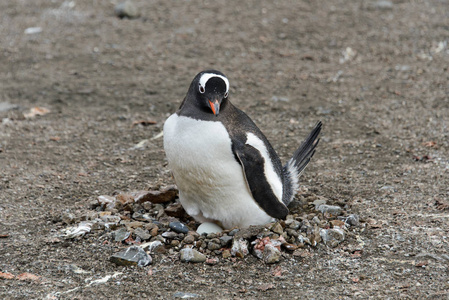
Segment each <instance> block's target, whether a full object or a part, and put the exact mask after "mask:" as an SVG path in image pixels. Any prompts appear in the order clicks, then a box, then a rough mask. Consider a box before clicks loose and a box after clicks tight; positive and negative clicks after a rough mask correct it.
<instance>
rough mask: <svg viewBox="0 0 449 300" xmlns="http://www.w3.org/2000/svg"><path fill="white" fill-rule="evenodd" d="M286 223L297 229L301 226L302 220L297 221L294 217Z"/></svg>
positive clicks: (289, 226)
mask: <svg viewBox="0 0 449 300" xmlns="http://www.w3.org/2000/svg"><path fill="white" fill-rule="evenodd" d="M285 225H286V226H287V227H288V228H291V229H293V230H297V229H298V228H299V227H300V226H301V222H299V221H296V220H294V219H289V220H287V221H285Z"/></svg>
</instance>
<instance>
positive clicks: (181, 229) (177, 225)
mask: <svg viewBox="0 0 449 300" xmlns="http://www.w3.org/2000/svg"><path fill="white" fill-rule="evenodd" d="M168 227H170V228H171V229H172V230H173V231H176V232H178V233H187V232H189V227H187V226H186V225H185V224H184V223H181V222H170V223H169V224H168Z"/></svg>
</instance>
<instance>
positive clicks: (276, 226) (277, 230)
mask: <svg viewBox="0 0 449 300" xmlns="http://www.w3.org/2000/svg"><path fill="white" fill-rule="evenodd" d="M270 230H271V231H273V232H275V233H277V234H282V233H284V228H282V225H281V224H280V223H279V222H276V223H274V224H273V226H271V228H270Z"/></svg>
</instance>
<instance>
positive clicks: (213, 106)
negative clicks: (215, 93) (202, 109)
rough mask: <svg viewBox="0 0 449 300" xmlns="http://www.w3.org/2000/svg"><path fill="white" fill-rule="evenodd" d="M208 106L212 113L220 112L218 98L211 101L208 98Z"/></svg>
mask: <svg viewBox="0 0 449 300" xmlns="http://www.w3.org/2000/svg"><path fill="white" fill-rule="evenodd" d="M209 106H210V109H211V110H212V112H213V113H214V115H216V116H218V113H219V112H220V103H218V100H215V102H213V103H212V101H210V100H209Z"/></svg>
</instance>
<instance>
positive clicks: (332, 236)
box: [320, 228, 345, 248]
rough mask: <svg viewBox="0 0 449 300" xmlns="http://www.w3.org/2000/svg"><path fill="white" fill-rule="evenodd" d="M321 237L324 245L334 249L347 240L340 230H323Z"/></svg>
mask: <svg viewBox="0 0 449 300" xmlns="http://www.w3.org/2000/svg"><path fill="white" fill-rule="evenodd" d="M320 235H321V238H322V239H323V241H324V244H326V245H328V246H330V247H332V248H335V247H337V245H338V244H340V243H341V242H343V241H344V239H345V233H344V232H343V230H342V229H340V228H331V229H321V230H320Z"/></svg>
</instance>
